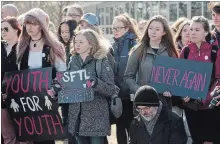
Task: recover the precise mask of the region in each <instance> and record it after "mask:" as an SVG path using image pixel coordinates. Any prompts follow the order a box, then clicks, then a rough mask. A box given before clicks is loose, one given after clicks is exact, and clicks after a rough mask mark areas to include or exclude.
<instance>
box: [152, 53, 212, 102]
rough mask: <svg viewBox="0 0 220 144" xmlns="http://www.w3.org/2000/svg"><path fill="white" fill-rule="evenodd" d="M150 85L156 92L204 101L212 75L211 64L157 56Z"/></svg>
mask: <svg viewBox="0 0 220 144" xmlns="http://www.w3.org/2000/svg"><path fill="white" fill-rule="evenodd" d="M153 64H154V65H153V68H152V73H151V81H150V85H151V86H153V87H154V88H155V89H156V90H157V92H159V93H163V92H165V91H169V92H170V93H171V94H172V95H174V96H181V97H186V96H189V97H190V98H194V99H197V98H198V97H199V98H202V99H205V98H206V96H207V93H208V89H209V84H210V80H211V74H212V63H209V62H198V61H193V60H185V59H177V58H171V57H166V56H157V57H156V59H155V60H154V63H153Z"/></svg>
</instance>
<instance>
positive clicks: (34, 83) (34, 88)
mask: <svg viewBox="0 0 220 144" xmlns="http://www.w3.org/2000/svg"><path fill="white" fill-rule="evenodd" d="M38 73H39V71H34V72H31V74H33V75H34V80H33V90H34V91H36V83H37V74H38Z"/></svg>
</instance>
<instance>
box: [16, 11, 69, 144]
mask: <svg viewBox="0 0 220 144" xmlns="http://www.w3.org/2000/svg"><path fill="white" fill-rule="evenodd" d="M48 18H49V17H48V15H47V14H46V13H45V12H44V11H43V10H41V9H39V8H34V9H31V10H30V11H28V12H27V13H26V15H25V18H24V26H23V30H22V33H21V36H20V40H19V43H18V46H17V63H18V68H19V70H25V69H35V68H43V67H53V71H52V78H53V79H54V78H55V77H56V71H65V70H66V62H65V59H66V54H65V50H64V47H63V46H62V44H61V43H60V42H59V41H58V40H57V39H56V38H55V37H52V35H50V34H49V32H48V24H49V20H48ZM50 92H51V91H50V90H48V93H50ZM34 143H35V144H43V143H45V144H54V143H55V142H54V141H40V142H34Z"/></svg>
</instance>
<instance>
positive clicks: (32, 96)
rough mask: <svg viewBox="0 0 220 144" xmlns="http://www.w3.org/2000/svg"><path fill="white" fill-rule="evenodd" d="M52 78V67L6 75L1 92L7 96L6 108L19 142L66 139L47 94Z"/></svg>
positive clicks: (55, 104)
mask: <svg viewBox="0 0 220 144" xmlns="http://www.w3.org/2000/svg"><path fill="white" fill-rule="evenodd" d="M51 75H52V69H51V68H43V69H33V70H24V71H16V72H8V73H6V74H5V77H4V81H3V90H2V91H3V92H4V93H6V94H7V95H8V98H7V109H8V111H9V113H10V115H11V117H12V119H13V123H14V128H15V132H16V135H17V139H18V140H21V141H44V140H56V139H63V138H65V137H64V130H63V125H62V121H61V118H60V115H59V113H58V104H57V103H56V101H54V100H52V99H51V98H50V96H48V95H47V89H49V88H50V86H51Z"/></svg>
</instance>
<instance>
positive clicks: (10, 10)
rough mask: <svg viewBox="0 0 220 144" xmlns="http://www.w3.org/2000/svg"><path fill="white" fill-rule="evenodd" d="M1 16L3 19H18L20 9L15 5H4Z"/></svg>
mask: <svg viewBox="0 0 220 144" xmlns="http://www.w3.org/2000/svg"><path fill="white" fill-rule="evenodd" d="M1 16H2V19H3V18H5V17H7V16H11V17H17V16H18V9H17V7H16V6H15V5H13V4H6V5H3V6H2V10H1Z"/></svg>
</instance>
